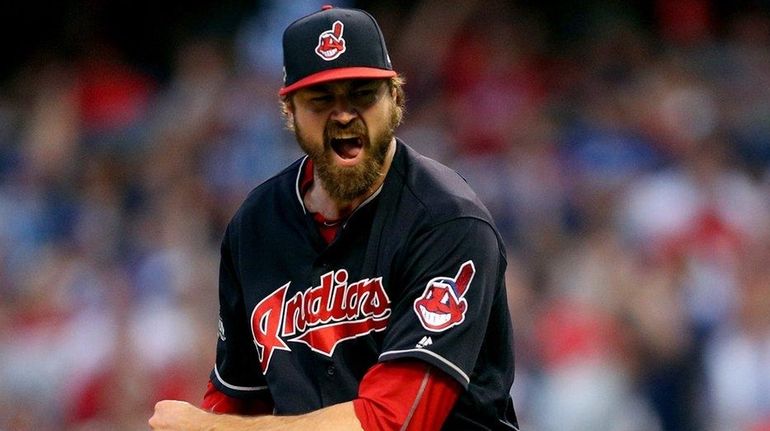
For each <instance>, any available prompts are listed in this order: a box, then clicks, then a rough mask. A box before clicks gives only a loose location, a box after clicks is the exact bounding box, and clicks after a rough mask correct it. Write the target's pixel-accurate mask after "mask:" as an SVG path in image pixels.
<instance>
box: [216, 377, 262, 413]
mask: <svg viewBox="0 0 770 431" xmlns="http://www.w3.org/2000/svg"><path fill="white" fill-rule="evenodd" d="M201 408H202V409H203V410H208V411H210V412H212V413H218V414H233V415H245V416H259V415H269V414H271V413H272V412H273V406H272V405H271V404H270V403H268V402H265V401H262V400H241V399H238V398H233V397H230V396H227V395H225V394H223V393H222V392H220V391H219V390H217V388H216V387H214V385H213V384H212V383H211V381H210V380H209V383H208V385H207V386H206V394H205V395H203V402H201Z"/></svg>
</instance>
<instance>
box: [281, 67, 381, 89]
mask: <svg viewBox="0 0 770 431" xmlns="http://www.w3.org/2000/svg"><path fill="white" fill-rule="evenodd" d="M394 76H396V72H395V71H393V70H387V69H377V68H374V67H341V68H339V69H328V70H324V71H321V72H318V73H314V74H312V75H310V76H306V77H304V78H302V79H300V80H299V81H297V82H295V83H294V84H291V85H289V86H288V87H283V88H281V90H280V91H278V95H279V96H285V95H286V94H288V93H291V92H292V91H296V90H299V89H300V88H305V87H309V86H311V85H316V84H322V83H324V82H329V81H337V80H340V79H356V78H359V79H366V78H372V79H375V78H392V77H394Z"/></svg>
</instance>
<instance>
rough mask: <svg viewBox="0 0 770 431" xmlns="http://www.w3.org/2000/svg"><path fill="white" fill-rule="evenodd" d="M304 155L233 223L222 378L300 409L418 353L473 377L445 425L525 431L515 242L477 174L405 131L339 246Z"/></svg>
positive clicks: (227, 244)
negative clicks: (519, 418) (514, 398)
mask: <svg viewBox="0 0 770 431" xmlns="http://www.w3.org/2000/svg"><path fill="white" fill-rule="evenodd" d="M305 163H307V160H306V159H301V160H298V161H297V162H295V163H294V164H292V165H291V166H289V167H288V168H287V169H285V170H284V171H283V172H281V173H280V174H278V175H276V176H275V177H273V178H271V179H270V180H268V181H266V182H265V183H263V184H262V185H260V186H259V187H257V188H256V189H255V190H254V191H253V192H252V193H251V194H250V195H249V196H248V198H247V199H246V200H245V202H244V204H243V205H242V206H241V208H240V209H239V210H238V212H237V213H236V215H235V216H234V217H233V219H232V221H231V222H230V224H229V225H228V228H227V232H226V233H225V237H224V240H223V242H222V262H221V267H220V291H219V300H220V334H219V340H218V344H217V359H216V365H215V368H214V370H213V371H212V374H211V380H212V382H213V384H214V385H215V386H216V387H217V389H219V390H220V391H222V392H223V393H225V394H227V395H229V396H232V397H236V398H255V397H263V398H265V399H271V400H272V401H273V403H274V405H275V413H276V414H301V413H306V412H309V411H312V410H317V409H320V408H322V407H326V406H330V405H333V404H337V403H340V402H345V401H350V400H352V399H354V398H356V396H357V393H358V384H359V382H360V381H361V379H362V377H363V376H364V374H365V373H366V371H367V370H368V369H369V368H370V367H371V366H372V365H374V364H375V363H377V362H378V361H390V360H394V359H399V358H409V359H417V360H420V361H425V362H427V363H430V364H431V365H433V366H434V367H436V368H438V369H440V370H442V371H443V372H445V373H447V374H448V375H450V376H451V377H452V378H454V379H455V380H457V381H458V382H459V383H460V384H461V385H462V386H463V387H464V388H465V391H463V392H462V394H461V395H460V397H459V399H458V401H457V403H456V405H455V407H454V408H453V410H452V412H451V413H450V415H449V417H448V418H447V421H446V423H445V425H444V429H463V430H471V429H495V430H497V429H515V427H514V426H515V425H516V417H515V413H514V410H513V405H512V403H511V399H510V395H509V389H510V387H511V384H512V383H513V352H512V329H511V322H510V316H509V313H508V308H507V301H506V291H505V284H504V272H505V266H506V262H505V250H504V247H503V243H502V240H501V238H500V236H499V234H498V233H497V230H496V229H495V227H494V224H493V222H492V220H491V217H490V215H489V213H488V211H487V210H486V208H484V206H483V205H482V204H481V202H480V201H479V200H478V198H477V197H476V195H475V194H474V193H473V191H472V190H471V189H470V187H469V186H468V185H467V183H466V182H465V181H464V180H463V179H462V178H461V177H460V176H459V175H458V174H457V173H455V172H454V171H452V170H451V169H449V168H447V167H445V166H443V165H441V164H439V163H438V162H436V161H433V160H431V159H428V158H426V157H423V156H421V155H419V154H418V153H416V152H415V151H414V150H412V149H411V148H409V147H408V146H406V145H405V144H404V143H403V142H401V141H397V149H396V153H395V156H394V160H393V163H392V165H391V168H390V170H389V172H388V174H387V177H386V179H385V182H384V183H383V185H382V187H381V188H380V190H378V191H377V193H375V194H374V195H373V196H372V197H371V198H369V199H368V200H367V201H366V202H364V203H363V204H362V205H361V206H359V207H358V208H357V209H356V210H355V211H354V212H353V214H351V215H350V217H349V218H348V219H347V221H346V222H345V224H344V226H343V227H342V228H341V229H340V230H339V232H338V234H337V236H336V238H335V239H334V240H333V241H332V242H331V243H330V244H327V243H326V242H325V241H324V240H323V239H322V237H321V235H320V234H319V232H318V229H317V227H316V225H315V223H316V222H315V221H314V220H313V217H312V215H311V214H309V213H308V212H307V211H306V209H305V207H304V205H303V200H302V196H301V193H300V191H299V187H300V184H299V182H300V179H301V177H302V171H303V167H304V165H305Z"/></svg>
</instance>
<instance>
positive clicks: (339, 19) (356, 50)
mask: <svg viewBox="0 0 770 431" xmlns="http://www.w3.org/2000/svg"><path fill="white" fill-rule="evenodd" d="M283 72H284V78H283V87H281V90H280V91H279V92H278V94H280V95H281V96H283V95H285V94H288V93H291V92H292V91H296V90H299V89H300V88H304V87H307V86H310V85H315V84H321V83H324V82H328V81H335V80H338V79H351V78H390V77H393V76H396V72H395V71H394V70H393V66H392V65H391V63H390V57H389V56H388V49H387V47H386V46H385V39H384V38H383V37H382V31H381V30H380V26H379V25H377V21H375V20H374V17H372V16H371V15H370V14H368V13H367V12H365V11H363V10H359V9H343V8H333V7H331V6H328V5H327V6H324V7H322V8H321V10H320V11H318V12H315V13H312V14H310V15H307V16H305V17H303V18H300V19H298V20H296V21H294V22H293V23H291V24H290V25H289V26H288V27H286V30H285V31H284V32H283Z"/></svg>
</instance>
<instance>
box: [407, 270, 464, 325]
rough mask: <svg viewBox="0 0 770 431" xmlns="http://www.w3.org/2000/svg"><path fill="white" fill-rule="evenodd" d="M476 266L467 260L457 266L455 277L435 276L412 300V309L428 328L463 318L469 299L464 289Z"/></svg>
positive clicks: (458, 322)
mask: <svg viewBox="0 0 770 431" xmlns="http://www.w3.org/2000/svg"><path fill="white" fill-rule="evenodd" d="M475 274H476V267H475V266H474V265H473V261H472V260H469V261H467V262H465V263H463V264H462V265H461V266H460V269H459V270H458V271H457V275H455V277H454V278H449V277H436V278H433V279H432V280H430V281H429V282H428V284H427V285H426V286H425V291H424V292H423V293H422V295H420V297H419V298H417V299H416V300H415V301H414V312H415V313H416V314H417V317H418V318H419V319H420V323H421V324H422V326H423V327H424V328H425V329H427V330H428V331H432V332H442V331H445V330H447V329H449V328H451V327H453V326H456V325H459V324H460V323H462V322H463V321H464V320H465V311H466V310H467V308H468V302H467V301H466V300H465V292H467V291H468V287H469V286H470V285H471V281H473V276H474V275H475Z"/></svg>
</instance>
